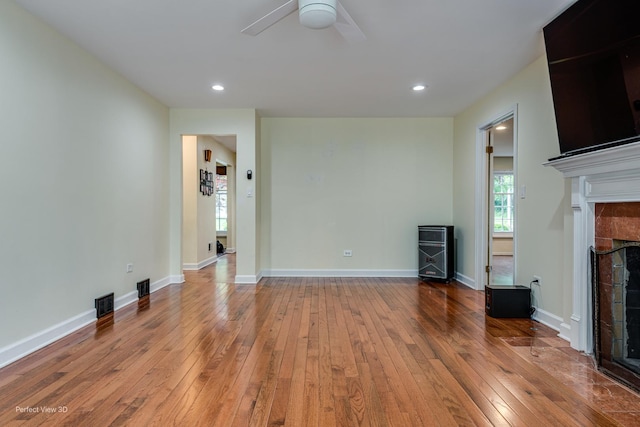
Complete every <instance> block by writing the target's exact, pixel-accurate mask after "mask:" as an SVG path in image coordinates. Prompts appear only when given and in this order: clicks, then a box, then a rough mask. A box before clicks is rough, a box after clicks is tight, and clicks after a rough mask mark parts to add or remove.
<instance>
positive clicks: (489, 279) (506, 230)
mask: <svg viewBox="0 0 640 427" xmlns="http://www.w3.org/2000/svg"><path fill="white" fill-rule="evenodd" d="M478 131H479V133H478V149H477V151H476V153H477V154H476V156H477V158H476V167H477V171H476V177H477V181H476V182H477V186H476V189H477V192H478V193H477V194H478V198H477V199H476V200H477V201H478V203H477V204H476V214H477V217H476V218H477V222H476V251H477V252H476V254H477V257H476V262H477V264H476V289H484V287H486V286H487V285H505V286H506V285H513V284H514V282H515V279H516V267H517V262H516V257H517V253H516V252H517V251H516V248H517V245H516V241H517V236H516V230H517V227H516V212H517V209H516V189H517V188H518V187H517V185H516V181H517V171H516V168H517V160H516V159H517V111H516V108H515V107H514V108H513V109H512V110H510V111H508V112H507V113H506V114H503V115H501V116H499V117H498V118H496V119H495V120H492V121H491V122H488V123H487V124H485V125H484V126H481V127H479V128H478Z"/></svg>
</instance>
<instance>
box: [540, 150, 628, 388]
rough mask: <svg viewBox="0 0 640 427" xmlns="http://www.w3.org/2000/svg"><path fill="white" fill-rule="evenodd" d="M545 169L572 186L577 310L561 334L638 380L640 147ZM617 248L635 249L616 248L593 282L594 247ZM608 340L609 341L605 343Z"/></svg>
mask: <svg viewBox="0 0 640 427" xmlns="http://www.w3.org/2000/svg"><path fill="white" fill-rule="evenodd" d="M545 165H546V166H552V167H554V168H555V169H557V170H558V171H560V172H562V173H563V175H564V177H565V178H570V181H571V208H572V210H573V233H572V239H573V263H572V264H573V271H572V280H573V282H572V312H571V317H570V319H567V320H566V321H565V322H564V323H563V324H562V325H561V331H560V333H561V336H563V337H565V338H567V339H569V341H570V342H571V347H573V348H575V349H576V350H580V351H584V352H586V353H594V352H596V353H598V354H597V355H596V357H597V358H600V357H601V356H608V357H609V359H610V360H609V361H605V362H603V365H604V364H608V365H611V366H616V367H618V366H623V367H625V368H630V369H629V370H630V372H632V375H633V376H635V377H639V378H640V374H637V373H634V371H633V367H634V366H635V365H636V362H638V361H639V360H638V359H637V358H636V357H637V356H635V355H634V353H636V351H637V348H638V346H637V345H636V344H634V343H635V340H636V339H637V333H638V332H637V327H636V329H635V332H634V329H633V325H636V326H637V322H638V318H637V317H636V316H638V312H637V310H635V308H637V306H638V298H639V297H638V290H637V286H639V285H638V284H636V283H637V281H638V277H637V276H639V275H640V250H639V249H638V248H637V246H636V245H637V243H635V242H640V143H638V142H635V143H631V144H626V145H622V146H619V147H611V148H608V149H603V150H600V151H595V152H591V153H584V154H580V155H576V156H571V157H566V158H559V159H556V160H553V161H550V162H548V163H546V164H545ZM603 230H605V231H603ZM614 245H615V246H616V247H615V248H614ZM620 246H636V247H635V248H632V249H629V248H624V249H620V250H616V252H615V253H616V254H617V255H615V257H617V258H614V255H613V254H611V255H607V256H604V258H603V259H601V260H600V261H599V264H600V265H599V272H598V274H597V276H598V277H593V274H592V265H591V264H592V263H591V261H590V254H591V250H592V248H595V249H597V250H598V251H611V250H613V249H618V247H620ZM599 257H601V256H599ZM614 266H615V267H614ZM614 268H615V269H614ZM595 279H599V281H598V282H596V280H595ZM614 279H616V280H617V281H616V284H615V287H614ZM595 286H597V287H598V289H595ZM603 289H604V290H605V292H601V291H602V290H603ZM623 303H626V305H627V308H623ZM598 310H604V311H598ZM607 311H608V312H607ZM614 313H615V317H614ZM634 319H635V320H634ZM627 324H631V326H632V327H631V330H628V328H627ZM613 331H615V332H616V334H615V335H614V334H613ZM605 335H609V337H607V338H610V340H611V341H607V342H604V343H602V342H600V341H599V340H600V339H601V338H603V337H604V336H605ZM629 342H631V345H629ZM625 352H626V353H625ZM629 352H631V354H632V357H629V354H630V353H629ZM628 365H630V366H628ZM603 369H604V368H603ZM607 369H608V368H607ZM623 381H625V382H628V383H629V382H631V381H630V380H628V379H623ZM636 384H640V383H636ZM636 387H640V385H636Z"/></svg>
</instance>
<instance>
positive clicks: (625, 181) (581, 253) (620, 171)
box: [544, 142, 640, 353]
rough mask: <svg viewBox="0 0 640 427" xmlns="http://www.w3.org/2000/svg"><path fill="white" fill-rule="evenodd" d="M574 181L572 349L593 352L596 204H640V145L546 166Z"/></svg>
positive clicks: (565, 158)
mask: <svg viewBox="0 0 640 427" xmlns="http://www.w3.org/2000/svg"><path fill="white" fill-rule="evenodd" d="M544 165H545V166H552V167H554V168H555V169H557V170H558V171H560V172H562V174H563V175H564V177H565V178H570V179H571V207H572V209H573V301H572V303H573V305H572V314H571V324H570V341H571V347H573V348H575V349H576V350H579V351H584V352H586V353H592V352H593V313H592V308H591V307H592V295H591V273H590V270H591V268H590V264H589V255H590V248H591V247H592V246H593V245H594V242H595V213H594V212H595V204H596V203H613V202H639V201H640V142H634V143H630V144H626V145H621V146H617V147H611V148H606V149H602V150H598V151H593V152H589V153H583V154H578V155H574V156H569V157H563V158H558V159H555V160H551V161H549V162H547V163H545V164H544Z"/></svg>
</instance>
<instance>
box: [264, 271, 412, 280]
mask: <svg viewBox="0 0 640 427" xmlns="http://www.w3.org/2000/svg"><path fill="white" fill-rule="evenodd" d="M264 276H265V277H415V278H416V279H418V270H364V269H363V270H311V269H309V270H306V269H305V270H294V269H273V270H266V271H265V272H264Z"/></svg>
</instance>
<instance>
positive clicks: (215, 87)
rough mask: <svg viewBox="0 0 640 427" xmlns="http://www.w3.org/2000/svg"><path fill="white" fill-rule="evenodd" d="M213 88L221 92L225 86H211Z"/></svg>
mask: <svg viewBox="0 0 640 427" xmlns="http://www.w3.org/2000/svg"><path fill="white" fill-rule="evenodd" d="M211 89H213V90H216V91H218V92H220V91H221V90H224V86H222V85H213V86H211Z"/></svg>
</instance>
